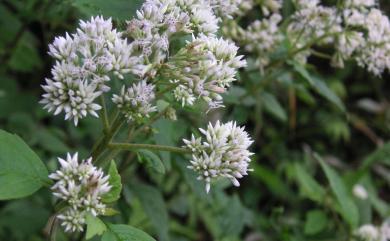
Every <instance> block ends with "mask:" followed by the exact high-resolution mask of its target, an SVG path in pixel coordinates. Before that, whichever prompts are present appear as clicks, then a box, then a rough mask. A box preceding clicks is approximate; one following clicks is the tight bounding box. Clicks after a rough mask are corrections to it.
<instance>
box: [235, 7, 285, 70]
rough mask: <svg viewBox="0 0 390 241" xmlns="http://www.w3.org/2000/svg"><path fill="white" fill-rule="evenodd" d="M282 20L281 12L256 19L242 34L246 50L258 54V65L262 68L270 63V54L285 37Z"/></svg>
mask: <svg viewBox="0 0 390 241" xmlns="http://www.w3.org/2000/svg"><path fill="white" fill-rule="evenodd" d="M281 20H282V16H281V15H280V14H279V13H274V14H272V15H271V16H270V17H269V18H264V19H262V20H256V21H254V22H253V23H252V24H250V25H249V27H248V29H247V30H246V31H245V32H244V34H243V36H242V42H243V43H244V45H245V50H247V51H248V52H251V53H256V54H257V59H256V65H257V66H259V67H260V68H261V69H263V68H264V67H265V66H267V65H268V64H269V61H270V60H269V56H270V54H271V53H272V52H273V51H275V49H276V48H277V47H278V46H279V44H280V43H281V42H282V41H283V39H284V36H283V34H282V33H281V32H280V30H279V26H278V25H279V23H280V21H281Z"/></svg>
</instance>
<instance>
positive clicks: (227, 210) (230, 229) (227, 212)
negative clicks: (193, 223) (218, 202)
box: [217, 195, 245, 237]
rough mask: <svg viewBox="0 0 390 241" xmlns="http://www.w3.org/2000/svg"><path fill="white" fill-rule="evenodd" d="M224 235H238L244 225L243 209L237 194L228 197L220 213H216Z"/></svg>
mask: <svg viewBox="0 0 390 241" xmlns="http://www.w3.org/2000/svg"><path fill="white" fill-rule="evenodd" d="M217 218H218V220H219V223H220V225H219V226H220V227H221V228H222V230H223V236H224V237H233V236H239V235H240V233H241V232H242V230H243V229H244V225H245V209H244V207H243V206H242V204H241V201H240V199H239V197H238V196H237V195H234V196H233V197H231V198H229V201H228V202H227V203H226V205H225V207H224V210H223V211H222V213H221V215H218V217H217Z"/></svg>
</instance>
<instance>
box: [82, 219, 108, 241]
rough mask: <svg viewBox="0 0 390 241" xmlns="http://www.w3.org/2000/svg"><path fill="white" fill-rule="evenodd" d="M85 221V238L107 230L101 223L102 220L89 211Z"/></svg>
mask: <svg viewBox="0 0 390 241" xmlns="http://www.w3.org/2000/svg"><path fill="white" fill-rule="evenodd" d="M85 221H86V223H87V232H86V234H85V239H87V240H88V239H91V238H93V237H94V236H95V235H99V236H100V235H102V234H103V233H104V232H105V231H106V230H107V227H106V225H105V224H104V223H103V221H102V220H100V219H99V218H98V217H95V216H93V215H92V214H90V213H88V214H87V217H86V219H85Z"/></svg>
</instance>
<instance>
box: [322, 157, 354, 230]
mask: <svg viewBox="0 0 390 241" xmlns="http://www.w3.org/2000/svg"><path fill="white" fill-rule="evenodd" d="M314 156H315V158H316V159H317V160H318V161H319V162H320V164H321V167H322V169H323V170H324V172H325V175H326V177H327V179H328V181H329V183H330V187H331V189H332V191H333V193H334V194H335V196H336V199H337V202H338V203H339V205H340V210H338V211H339V212H340V214H341V216H342V217H343V218H344V220H345V221H346V222H347V223H349V225H350V226H351V227H352V228H356V227H357V225H358V222H359V210H358V209H357V206H356V204H355V203H354V202H353V199H352V198H351V196H350V194H349V192H348V191H347V190H348V189H347V187H346V186H345V183H344V182H343V180H342V179H341V177H340V176H339V175H338V174H337V173H336V171H334V170H333V169H332V168H331V167H330V166H328V164H326V163H325V162H324V161H323V160H322V158H321V157H320V156H319V155H317V154H314Z"/></svg>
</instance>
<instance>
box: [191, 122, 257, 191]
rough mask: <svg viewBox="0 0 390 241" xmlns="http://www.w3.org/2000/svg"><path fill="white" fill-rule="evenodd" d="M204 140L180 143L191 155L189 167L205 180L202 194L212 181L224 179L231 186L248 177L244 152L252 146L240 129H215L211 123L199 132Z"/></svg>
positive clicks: (229, 126)
mask: <svg viewBox="0 0 390 241" xmlns="http://www.w3.org/2000/svg"><path fill="white" fill-rule="evenodd" d="M200 132H201V133H202V134H203V135H204V138H205V140H203V139H202V138H201V137H199V138H195V136H194V135H193V136H192V138H191V140H184V143H185V144H186V147H187V148H188V149H189V150H191V152H192V161H191V165H190V166H188V168H190V169H193V170H194V171H196V172H197V173H198V174H199V177H198V178H199V179H201V180H205V182H206V191H207V192H208V191H209V190H210V185H211V181H212V179H214V178H218V177H226V178H228V179H230V180H231V181H232V183H233V185H235V186H239V185H240V183H239V182H238V180H237V179H240V178H242V177H243V176H245V175H248V171H250V169H248V166H249V162H250V156H251V155H252V153H251V152H249V150H248V148H249V146H250V145H251V144H252V142H253V141H252V140H251V138H250V137H249V136H248V133H247V132H245V131H244V127H238V126H237V125H236V123H235V122H228V123H226V124H221V123H220V122H219V121H217V123H216V124H215V125H212V124H211V123H210V124H209V125H208V127H207V130H203V129H200Z"/></svg>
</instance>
